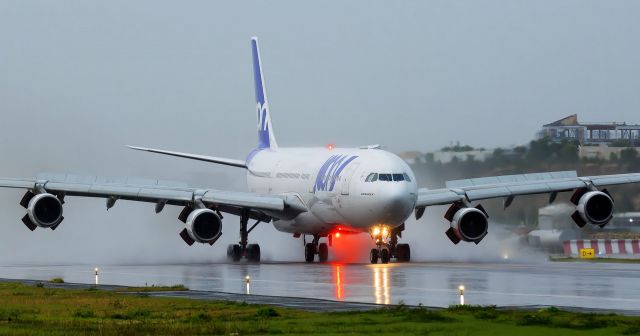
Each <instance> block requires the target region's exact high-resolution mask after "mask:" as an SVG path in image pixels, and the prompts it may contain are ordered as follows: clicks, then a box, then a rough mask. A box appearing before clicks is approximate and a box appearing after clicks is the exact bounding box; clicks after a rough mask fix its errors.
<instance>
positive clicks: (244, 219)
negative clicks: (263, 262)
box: [227, 211, 260, 262]
mask: <svg viewBox="0 0 640 336" xmlns="http://www.w3.org/2000/svg"><path fill="white" fill-rule="evenodd" d="M248 223H249V212H248V211H243V213H242V214H241V215H240V242H239V244H231V245H229V246H227V258H229V260H232V261H234V262H238V261H240V259H242V258H243V257H244V258H247V261H249V262H260V245H258V244H249V233H251V231H253V229H254V228H255V227H256V226H258V224H260V221H259V220H258V221H256V222H255V223H254V224H253V225H252V226H251V228H249V229H247V226H248Z"/></svg>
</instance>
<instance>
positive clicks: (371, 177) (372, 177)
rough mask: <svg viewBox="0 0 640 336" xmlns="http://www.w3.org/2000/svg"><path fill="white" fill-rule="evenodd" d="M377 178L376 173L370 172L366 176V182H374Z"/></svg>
mask: <svg viewBox="0 0 640 336" xmlns="http://www.w3.org/2000/svg"><path fill="white" fill-rule="evenodd" d="M377 180H378V173H371V174H369V176H367V179H366V180H365V181H366V182H375V181H377Z"/></svg>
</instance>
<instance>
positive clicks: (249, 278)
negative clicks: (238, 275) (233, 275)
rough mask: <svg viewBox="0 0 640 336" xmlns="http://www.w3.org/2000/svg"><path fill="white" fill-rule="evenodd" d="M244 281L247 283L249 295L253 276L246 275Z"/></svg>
mask: <svg viewBox="0 0 640 336" xmlns="http://www.w3.org/2000/svg"><path fill="white" fill-rule="evenodd" d="M244 282H246V283H247V295H249V294H251V288H250V286H251V277H250V276H248V275H247V276H246V277H244Z"/></svg>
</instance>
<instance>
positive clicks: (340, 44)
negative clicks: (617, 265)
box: [0, 0, 640, 260]
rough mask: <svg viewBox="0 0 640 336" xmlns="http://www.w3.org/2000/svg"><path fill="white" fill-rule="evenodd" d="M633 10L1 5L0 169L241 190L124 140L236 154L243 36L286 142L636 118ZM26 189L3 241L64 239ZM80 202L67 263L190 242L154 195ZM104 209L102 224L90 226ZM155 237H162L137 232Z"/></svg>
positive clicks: (499, 131) (410, 143) (246, 109)
mask: <svg viewBox="0 0 640 336" xmlns="http://www.w3.org/2000/svg"><path fill="white" fill-rule="evenodd" d="M638 17H640V2H639V1H585V0H575V1H569V0H564V1H513V0H508V1H475V0H473V1H449V0H447V1H444V0H443V1H384V2H383V1H316V2H310V1H227V2H221V1H220V2H219V1H156V0H153V1H151V0H149V1H128V0H127V1H102V2H95V1H9V0H0V116H2V122H1V123H0V153H2V158H3V159H2V161H1V162H2V164H0V176H17V177H31V176H33V175H34V174H35V173H37V172H41V171H62V172H78V173H90V174H99V175H134V176H142V177H160V178H165V179H181V180H187V181H188V182H190V183H191V184H196V182H197V185H199V186H212V187H218V188H231V189H242V188H243V187H244V183H245V182H244V175H243V172H242V171H240V170H237V169H233V168H228V167H216V166H213V165H207V164H204V163H202V162H194V161H188V160H180V159H176V158H167V157H158V156H155V155H152V154H148V153H140V152H134V151H131V150H128V149H126V148H124V146H123V145H125V144H133V145H141V146H150V147H159V148H166V149H173V150H180V151H187V152H194V153H201V154H209V155H219V156H228V157H233V158H244V157H245V155H246V154H247V153H248V152H249V150H250V149H251V148H253V146H254V145H255V144H256V141H257V140H256V131H255V128H256V126H255V125H256V121H255V111H254V109H255V103H254V92H253V83H252V74H251V59H250V44H249V39H250V37H251V36H253V35H256V36H259V38H260V42H261V48H262V57H263V62H264V66H265V72H266V80H267V88H268V93H269V99H270V106H271V111H272V113H273V116H272V118H273V123H274V129H275V131H276V136H277V138H278V142H279V144H280V145H281V146H296V145H298V146H303V145H324V144H327V143H335V144H337V145H339V146H356V145H366V144H375V143H381V144H383V145H386V146H387V147H388V148H389V149H391V150H394V151H402V150H412V149H416V150H422V151H426V150H433V149H437V148H440V147H442V146H445V145H447V144H449V143H450V142H452V141H456V140H459V141H460V142H462V143H468V144H472V145H475V146H484V147H494V146H507V145H511V144H520V143H526V142H528V141H529V140H530V139H531V138H532V137H533V135H534V133H535V132H536V131H537V130H538V128H539V127H540V125H541V124H543V123H546V122H550V121H554V120H556V119H559V118H561V117H564V116H565V115H568V114H573V113H578V114H579V117H580V119H581V120H584V121H614V120H615V121H628V122H640V117H639V115H640V114H638V111H639V110H640V95H639V94H638V89H639V88H640V65H639V64H640V63H639V62H638V60H639V59H640V35H639V34H638V32H640V20H638ZM19 197H20V195H19V192H15V191H7V192H5V191H3V192H2V193H1V194H0V198H1V199H0V201H1V202H2V204H11V206H6V209H3V214H4V215H3V217H2V220H3V221H4V220H6V219H7V218H16V223H17V224H15V225H14V224H13V223H11V225H12V226H11V227H12V229H11V231H10V232H9V231H4V230H5V229H3V233H2V236H4V237H11V238H10V239H7V240H10V241H3V242H2V244H0V245H3V246H5V248H6V249H9V250H10V249H11V248H12V247H11V246H13V247H15V245H16V244H17V245H20V244H21V243H20V242H22V241H26V242H29V243H28V244H33V246H43V245H42V244H51V245H50V246H51V250H55V249H57V248H58V247H59V246H60V244H61V242H68V237H69V236H64V233H58V231H56V235H57V236H56V235H48V236H54V237H58V238H51V237H44V236H45V234H44V233H36V234H35V235H36V236H28V234H31V233H30V232H29V233H28V232H26V231H27V230H26V229H25V228H24V227H21V224H19V221H18V219H19V218H20V217H22V215H23V213H24V212H23V209H21V208H19V207H17V206H14V203H16V202H17V200H18V199H19ZM77 202H78V203H79V204H81V205H82V206H80V207H66V208H65V211H67V209H69V210H68V211H69V213H68V214H69V216H67V217H68V218H75V219H69V220H68V221H69V222H70V223H67V222H65V224H66V225H67V226H71V227H69V229H67V230H69V231H66V232H67V233H68V234H69V232H73V234H74V235H77V236H78V237H83V238H82V239H84V240H86V239H89V238H87V237H94V238H93V240H91V239H89V241H85V242H82V241H80V240H78V242H77V244H84V245H82V246H81V247H82V248H81V247H80V246H70V247H71V248H70V251H69V252H68V254H66V255H65V254H63V255H60V256H59V257H60V259H61V260H63V259H65V258H67V257H68V256H69V255H72V254H73V253H77V251H78V250H84V248H86V250H91V249H92V246H94V247H95V246H96V245H95V244H99V243H98V242H97V237H100V238H108V237H109V240H108V241H107V242H104V243H103V244H104V246H103V247H104V248H105V250H106V251H109V253H117V252H118V251H114V249H113V244H114V243H113V242H117V244H120V245H121V246H122V249H120V250H119V251H120V252H122V253H123V255H125V256H126V255H129V252H130V251H128V250H126V249H125V248H124V246H130V245H129V244H131V245H134V244H132V243H131V242H133V241H137V242H140V241H143V242H145V241H146V242H149V243H148V245H149V246H147V248H148V251H150V252H149V253H150V254H152V255H153V254H157V253H158V249H159V248H158V246H157V245H158V244H159V245H162V244H165V241H170V243H168V244H169V245H167V246H170V247H171V248H172V249H174V248H175V249H178V246H180V247H182V245H183V244H182V242H181V241H179V239H178V238H177V236H175V232H177V231H178V230H179V225H178V224H179V223H178V222H177V221H176V220H175V219H174V217H175V215H176V214H177V211H178V209H173V210H168V211H171V213H170V214H169V215H166V214H165V216H159V217H158V216H155V217H153V213H152V208H153V206H152V205H147V207H142V208H141V207H140V206H139V205H123V206H122V207H123V208H122V209H126V210H122V209H121V210H118V206H116V208H114V209H112V210H110V213H109V216H111V217H107V216H105V217H102V213H97V212H96V211H98V209H99V210H100V211H102V209H103V207H104V204H103V203H102V201H97V200H78V201H77ZM74 211H75V213H74ZM174 212H175V213H174ZM73 216H75V217H73ZM159 218H161V219H159ZM137 221H140V222H143V223H144V225H142V226H136V227H135V229H129V226H130V225H134V223H135V222H137ZM158 221H160V222H162V223H163V224H162V225H165V224H164V223H166V225H167V226H162V225H160V223H158ZM97 222H99V223H104V224H105V225H106V226H98V225H89V226H87V225H85V224H90V223H91V224H97ZM120 222H123V223H120ZM168 223H173V224H174V225H171V224H168ZM73 225H76V226H77V227H76V228H74V227H73ZM83 225H84V226H83ZM108 225H112V227H109V226H108ZM63 226H64V225H63ZM160 226H162V227H163V228H165V229H163V230H164V231H161V232H160V231H156V229H155V227H160ZM167 227H168V228H167ZM61 228H62V227H61ZM6 230H8V229H6ZM14 230H15V232H14ZM59 230H61V229H59ZM118 230H120V231H118ZM128 230H134V231H133V232H132V231H128ZM230 230H231V232H234V231H235V230H236V229H235V227H234V228H233V229H230ZM174 231H175V232H174ZM270 231H273V229H271V230H270ZM63 232H64V231H63ZM148 232H154V235H157V236H156V237H151V238H146V239H141V238H142V237H143V236H144V235H145V233H148ZM225 232H229V231H225ZM437 232H438V233H439V234H441V233H440V231H437ZM47 233H48V232H47ZM109 234H110V235H111V236H107V235H109ZM116 234H120V235H119V236H118V235H116ZM127 234H128V235H129V236H127ZM163 235H166V236H167V238H166V239H165V238H158V240H155V239H156V238H157V237H164V236H163ZM41 236H42V238H37V239H36V238H33V237H41ZM229 236H230V237H231V238H228V240H229V241H233V240H234V239H236V238H235V236H236V235H235V233H234V234H231V235H226V236H225V237H229ZM284 236H286V235H284ZM284 236H283V237H284ZM27 237H29V238H28V239H27ZM60 237H63V238H60ZM64 237H66V238H64ZM168 237H171V238H168ZM285 238H286V239H288V240H287V241H293V240H291V239H290V238H289V237H285ZM40 239H42V240H40ZM56 239H60V240H56ZM274 239H275V238H274ZM3 240H4V239H3ZM45 240H46V241H47V242H49V243H45ZM152 241H155V243H151V242H152ZM12 244H13V245H12ZM181 244H182V245H181ZM7 246H9V247H7ZM295 246H296V248H298V247H299V246H298V243H297V242H296V245H295ZM198 249H199V248H198ZM198 249H195V250H194V249H192V250H191V251H196V252H185V253H191V254H189V255H194V256H195V255H198V256H199V255H200V254H198V252H197V251H199V250H198ZM221 249H222V251H223V250H224V247H222V248H221ZM9 250H7V251H9ZM169 250H171V249H169ZM95 251H100V248H99V247H98V248H96V249H95V250H94V256H97V255H100V252H95ZM180 251H182V250H180ZM299 252H300V251H299ZM136 253H139V251H138V252H136ZM167 253H168V254H169V255H171V253H170V252H167ZM300 253H301V252H300Z"/></svg>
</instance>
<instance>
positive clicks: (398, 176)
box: [393, 174, 404, 182]
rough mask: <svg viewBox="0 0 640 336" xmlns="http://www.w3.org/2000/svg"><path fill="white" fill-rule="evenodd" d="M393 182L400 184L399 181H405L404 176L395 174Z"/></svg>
mask: <svg viewBox="0 0 640 336" xmlns="http://www.w3.org/2000/svg"><path fill="white" fill-rule="evenodd" d="M393 180H394V181H396V182H398V181H404V175H402V174H393Z"/></svg>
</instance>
